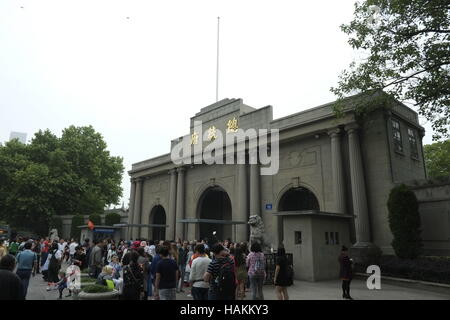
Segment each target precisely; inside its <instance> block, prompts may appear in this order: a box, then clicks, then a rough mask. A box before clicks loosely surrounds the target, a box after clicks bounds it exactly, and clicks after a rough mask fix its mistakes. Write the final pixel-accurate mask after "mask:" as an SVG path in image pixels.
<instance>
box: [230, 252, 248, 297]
mask: <svg viewBox="0 0 450 320" xmlns="http://www.w3.org/2000/svg"><path fill="white" fill-rule="evenodd" d="M233 250H234V263H235V266H236V280H237V288H236V297H237V299H241V300H244V298H245V285H246V284H247V280H248V272H247V263H246V257H245V254H244V252H243V251H242V249H241V248H236V249H233Z"/></svg>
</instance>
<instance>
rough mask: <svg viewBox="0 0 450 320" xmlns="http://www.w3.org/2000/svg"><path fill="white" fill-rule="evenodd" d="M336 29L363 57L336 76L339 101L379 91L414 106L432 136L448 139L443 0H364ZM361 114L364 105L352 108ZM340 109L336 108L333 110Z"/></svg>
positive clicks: (448, 16)
mask: <svg viewBox="0 0 450 320" xmlns="http://www.w3.org/2000/svg"><path fill="white" fill-rule="evenodd" d="M341 29H342V31H343V32H344V33H346V34H347V35H348V36H349V40H348V42H349V44H350V45H351V46H352V48H353V49H356V50H358V51H359V53H360V54H362V55H363V56H364V58H362V59H361V60H360V61H357V62H352V63H351V64H350V66H349V68H348V70H345V71H344V72H343V73H342V74H341V76H340V80H339V83H338V85H337V87H335V88H331V91H332V92H334V93H335V94H336V95H338V97H340V98H343V97H344V96H346V95H348V94H351V93H354V92H366V91H370V90H372V91H373V90H375V91H376V90H380V89H381V90H384V91H385V92H387V93H388V94H390V95H391V96H393V97H394V98H396V99H399V100H401V101H405V102H410V103H413V104H414V106H415V108H416V109H417V111H418V112H419V114H420V115H422V116H424V117H425V118H426V119H427V120H429V121H430V122H431V124H432V127H433V130H434V138H435V139H438V138H440V137H443V136H447V137H448V136H449V135H450V131H449V129H450V54H449V51H450V3H449V1H448V0H365V1H362V2H357V3H356V4H355V11H354V20H353V21H352V22H350V23H349V24H347V25H342V26H341ZM357 107H358V108H359V109H361V110H362V111H364V109H365V108H367V104H365V103H364V104H360V105H359V106H357ZM336 111H339V110H336Z"/></svg>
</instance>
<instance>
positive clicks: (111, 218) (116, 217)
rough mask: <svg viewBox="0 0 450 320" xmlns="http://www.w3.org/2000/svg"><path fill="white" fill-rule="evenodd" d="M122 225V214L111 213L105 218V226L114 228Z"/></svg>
mask: <svg viewBox="0 0 450 320" xmlns="http://www.w3.org/2000/svg"><path fill="white" fill-rule="evenodd" d="M118 223H120V214H118V213H116V212H111V213H108V214H106V216H105V225H107V226H112V225H114V224H118Z"/></svg>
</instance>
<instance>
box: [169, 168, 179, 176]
mask: <svg viewBox="0 0 450 320" xmlns="http://www.w3.org/2000/svg"><path fill="white" fill-rule="evenodd" d="M176 173H177V168H173V169H170V170H168V171H167V174H170V175H172V174H176Z"/></svg>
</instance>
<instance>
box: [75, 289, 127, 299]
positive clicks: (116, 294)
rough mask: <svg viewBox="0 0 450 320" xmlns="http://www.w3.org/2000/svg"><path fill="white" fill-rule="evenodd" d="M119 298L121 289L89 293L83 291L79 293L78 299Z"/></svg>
mask: <svg viewBox="0 0 450 320" xmlns="http://www.w3.org/2000/svg"><path fill="white" fill-rule="evenodd" d="M118 298H119V291H117V290H113V291H110V292H100V293H87V292H83V291H81V292H80V293H79V294H78V300H117V299H118Z"/></svg>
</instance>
